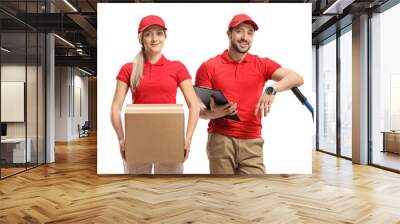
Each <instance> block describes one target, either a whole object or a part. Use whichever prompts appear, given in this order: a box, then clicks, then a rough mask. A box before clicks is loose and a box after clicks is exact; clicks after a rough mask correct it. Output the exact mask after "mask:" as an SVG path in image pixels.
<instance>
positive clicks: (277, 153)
mask: <svg viewBox="0 0 400 224" xmlns="http://www.w3.org/2000/svg"><path fill="white" fill-rule="evenodd" d="M239 13H246V14H248V15H249V16H251V17H252V18H253V19H254V20H255V22H256V23H257V24H258V26H259V30H258V31H256V34H255V38H254V42H253V46H252V48H251V49H250V53H252V54H257V55H259V56H260V57H269V58H271V59H273V60H275V61H277V62H278V63H280V64H281V65H282V66H283V67H287V68H290V69H293V70H295V71H296V72H298V73H299V74H301V75H302V76H303V77H304V80H305V84H304V85H303V86H302V87H301V88H300V90H301V91H302V92H303V93H304V95H305V96H306V97H308V99H309V101H311V102H312V104H313V105H315V103H314V102H315V100H314V99H315V96H312V95H311V94H312V89H311V84H312V80H311V4H267V3H253V4H252V3H248V4H233V3H229V4H227V3H221V4H192V3H191V4H156V3H143V4H136V3H135V4H129V3H126V4H115V3H114V4H112V3H101V4H98V16H97V19H98V24H97V25H98V27H97V32H98V33H97V35H98V37H97V41H98V43H97V46H98V54H97V55H98V56H97V57H98V58H97V59H98V60H97V61H98V65H97V68H98V75H97V81H98V83H97V85H98V93H97V94H98V104H97V106H98V107H97V114H98V132H97V134H98V138H97V150H98V152H97V172H98V173H99V174H118V173H123V166H122V159H121V157H120V154H119V148H118V140H117V137H116V135H115V132H114V130H113V128H112V125H111V121H110V110H111V102H112V98H113V94H114V91H115V85H116V80H115V77H116V75H117V73H118V71H119V69H120V67H121V66H122V65H123V64H124V63H126V62H130V61H131V60H132V59H133V57H134V56H135V55H136V53H137V52H138V51H139V50H140V45H139V43H138V41H137V28H138V25H139V21H140V19H141V18H142V17H143V16H146V15H150V14H154V15H159V16H161V17H162V18H163V19H164V21H165V23H166V26H167V29H168V31H167V40H166V43H165V47H164V49H163V54H164V55H165V56H166V57H167V58H168V59H170V60H179V61H181V62H182V63H184V64H185V65H186V67H187V68H188V70H189V72H190V74H191V75H192V78H193V82H194V77H195V74H196V71H197V69H198V67H199V66H200V64H201V63H202V62H203V61H205V60H207V59H209V58H211V57H214V56H216V55H217V54H220V53H222V52H223V51H224V50H225V49H227V47H228V43H229V42H228V38H227V36H226V30H227V27H228V24H229V21H230V20H231V18H232V17H233V16H234V15H235V14H239ZM269 84H271V83H267V85H269ZM125 103H126V104H128V103H131V95H130V93H129V94H128V95H127V97H126V100H125ZM177 103H183V104H185V100H184V98H183V95H182V93H181V92H180V90H178V94H177ZM122 111H125V108H123V110H122ZM187 116H188V111H187V109H186V108H185V119H187ZM122 117H123V116H122ZM185 122H186V121H185ZM207 123H208V121H206V120H199V123H198V125H197V129H196V131H195V134H194V136H193V140H192V146H191V152H190V155H189V159H188V160H187V161H186V162H185V171H184V173H185V174H188V173H189V174H207V173H209V169H208V160H207V154H206V142H207ZM262 123H263V131H262V136H263V138H264V140H265V144H264V162H265V167H266V172H267V173H268V174H272V173H274V174H275V173H288V174H294V173H301V174H310V173H311V170H312V169H311V163H312V161H311V158H312V155H311V150H312V134H313V133H314V125H313V121H312V117H311V115H310V113H309V112H308V111H307V110H306V108H305V107H304V106H302V105H301V103H300V102H299V101H298V100H297V98H296V97H295V96H294V95H293V94H292V92H291V91H287V92H283V93H278V95H277V97H276V99H275V102H274V104H273V107H272V111H271V113H270V114H269V115H268V116H267V117H266V118H263V121H262Z"/></svg>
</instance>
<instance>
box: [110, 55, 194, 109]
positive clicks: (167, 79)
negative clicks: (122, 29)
mask: <svg viewBox="0 0 400 224" xmlns="http://www.w3.org/2000/svg"><path fill="white" fill-rule="evenodd" d="M132 66H133V63H132V62H131V63H126V64H125V65H123V66H122V67H121V69H120V71H119V73H118V76H117V80H120V81H122V82H124V83H126V84H127V85H128V86H130V78H131V74H132ZM190 78H191V77H190V74H189V72H188V70H187V69H186V67H185V65H183V64H182V63H181V62H179V61H170V60H168V59H166V58H165V57H164V55H162V56H161V58H160V59H159V60H158V61H157V62H156V63H154V64H151V63H149V62H148V61H147V60H146V61H145V63H144V71H143V79H142V80H141V81H140V83H139V86H138V88H137V89H136V91H135V93H134V94H132V103H138V104H175V103H176V91H177V88H178V86H179V85H180V83H181V82H182V81H184V80H186V79H190Z"/></svg>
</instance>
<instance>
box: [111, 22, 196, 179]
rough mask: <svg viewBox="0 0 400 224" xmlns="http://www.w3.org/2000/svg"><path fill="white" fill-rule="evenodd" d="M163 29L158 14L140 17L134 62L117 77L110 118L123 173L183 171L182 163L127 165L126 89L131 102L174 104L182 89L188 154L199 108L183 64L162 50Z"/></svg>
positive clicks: (164, 27) (128, 64)
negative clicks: (122, 114) (124, 105)
mask: <svg viewBox="0 0 400 224" xmlns="http://www.w3.org/2000/svg"><path fill="white" fill-rule="evenodd" d="M166 30H167V28H166V26H165V23H164V21H163V19H162V18H160V17H159V16H155V15H149V16H146V17H143V18H142V20H141V21H140V24H139V29H138V40H139V43H140V44H141V45H142V49H141V51H140V52H139V53H138V54H137V55H136V56H135V58H134V59H133V62H131V63H126V64H125V65H123V66H122V67H121V69H120V71H119V73H118V76H117V86H116V89H115V94H114V99H113V102H112V109H111V121H112V124H113V127H114V130H115V132H116V133H117V136H118V139H119V145H120V153H121V156H122V158H123V160H124V170H125V173H133V174H151V170H152V167H153V165H154V173H156V174H181V173H183V164H182V163H155V164H151V163H143V164H138V163H134V164H130V163H128V162H127V161H125V135H124V131H123V128H122V121H121V109H122V106H123V102H124V100H125V97H126V94H127V92H128V90H129V89H131V91H132V103H135V104H175V103H176V92H177V88H178V87H179V88H180V89H181V91H182V93H183V95H184V97H185V100H186V103H187V105H188V108H189V118H188V126H187V130H186V137H185V145H184V149H185V160H186V159H187V157H188V155H189V150H190V143H191V139H192V135H193V132H194V129H195V127H196V124H197V120H198V117H199V112H200V108H199V105H198V101H197V97H196V94H195V92H194V90H193V86H192V82H191V77H190V74H189V72H188V70H187V69H186V67H185V66H184V65H183V64H182V63H181V62H179V61H170V60H168V59H167V58H165V57H164V55H163V54H162V53H161V50H162V48H163V46H164V43H165V39H166Z"/></svg>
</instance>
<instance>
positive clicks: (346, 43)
mask: <svg viewBox="0 0 400 224" xmlns="http://www.w3.org/2000/svg"><path fill="white" fill-rule="evenodd" d="M343 32H344V33H343V34H342V35H341V36H340V154H341V155H342V156H345V157H348V158H351V157H352V149H351V145H352V144H351V141H352V96H353V95H352V66H351V64H352V35H351V26H350V27H348V28H347V29H345V30H344V31H343Z"/></svg>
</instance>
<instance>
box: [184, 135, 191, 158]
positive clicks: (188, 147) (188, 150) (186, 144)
mask: <svg viewBox="0 0 400 224" xmlns="http://www.w3.org/2000/svg"><path fill="white" fill-rule="evenodd" d="M191 142H192V139H188V138H186V139H185V146H184V150H185V154H184V155H185V159H184V161H186V160H187V158H188V157H189V152H190V143H191Z"/></svg>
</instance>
